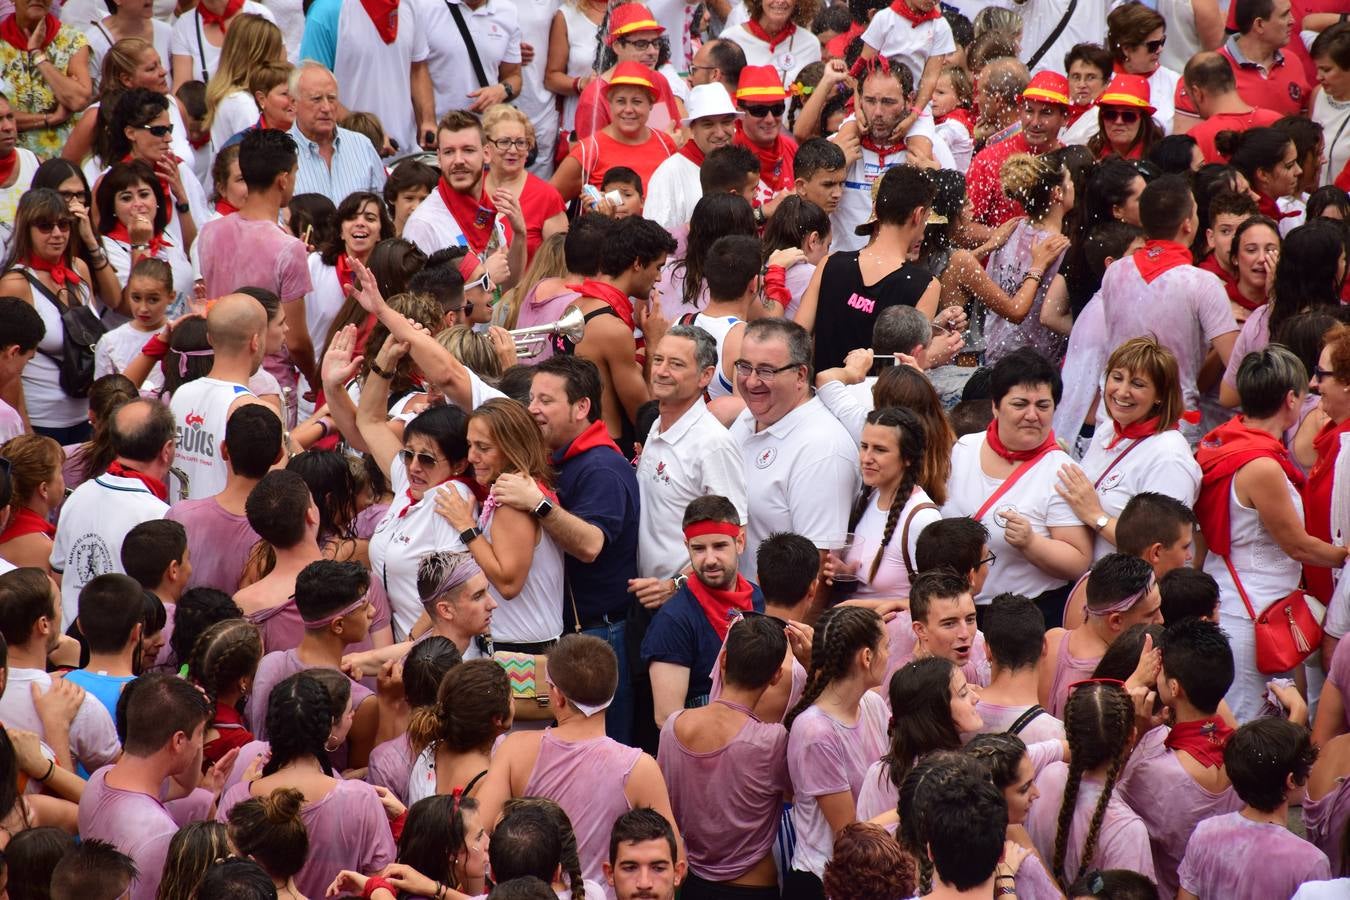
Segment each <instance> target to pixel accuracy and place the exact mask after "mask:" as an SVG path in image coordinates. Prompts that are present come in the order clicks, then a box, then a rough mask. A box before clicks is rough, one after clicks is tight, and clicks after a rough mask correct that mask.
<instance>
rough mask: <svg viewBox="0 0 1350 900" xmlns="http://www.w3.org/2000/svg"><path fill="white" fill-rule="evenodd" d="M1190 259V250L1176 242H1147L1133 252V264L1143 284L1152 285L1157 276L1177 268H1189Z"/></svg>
mask: <svg viewBox="0 0 1350 900" xmlns="http://www.w3.org/2000/svg"><path fill="white" fill-rule="evenodd" d="M1192 258H1193V257H1192V256H1191V250H1190V248H1189V247H1184V246H1182V245H1181V244H1178V243H1177V242H1176V241H1149V242H1148V243H1146V244H1144V246H1143V247H1142V248H1141V249H1139V250H1136V251H1134V264H1135V265H1136V266H1138V268H1139V274H1140V275H1142V276H1144V284H1152V283H1153V281H1154V280H1155V279H1156V278H1157V277H1158V276H1159V275H1161V274H1163V273H1164V272H1168V271H1171V270H1172V269H1175V268H1176V267H1177V266H1189V265H1190V264H1191V260H1192Z"/></svg>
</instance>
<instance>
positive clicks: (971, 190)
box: [966, 131, 1062, 228]
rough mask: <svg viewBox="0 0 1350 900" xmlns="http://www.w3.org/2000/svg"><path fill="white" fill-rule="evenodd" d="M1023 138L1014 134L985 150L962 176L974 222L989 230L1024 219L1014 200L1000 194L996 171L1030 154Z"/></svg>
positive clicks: (1020, 205)
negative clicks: (1017, 156)
mask: <svg viewBox="0 0 1350 900" xmlns="http://www.w3.org/2000/svg"><path fill="white" fill-rule="evenodd" d="M1060 146H1062V145H1061V144H1060V143H1059V142H1058V141H1056V142H1055V143H1054V145H1053V146H1050V147H1047V148H1046V151H1045V152H1048V151H1050V150H1054V149H1057V148H1058V147H1060ZM1032 152H1033V151H1032V149H1031V145H1029V144H1028V143H1027V138H1026V135H1024V134H1023V133H1022V132H1020V131H1019V132H1018V133H1017V134H1015V135H1013V136H1012V137H1010V138H1008V139H1007V140H1005V141H1000V142H999V143H997V144H991V145H990V146H988V147H985V148H984V149H983V150H981V151H980V152H979V153H977V154H975V158H974V159H973V160H971V163H970V169H969V171H967V172H966V194H967V195H968V196H969V197H970V205H971V210H972V214H973V215H974V217H975V219H976V221H979V222H983V223H984V224H985V225H988V226H989V227H990V228H997V227H998V226H999V225H1002V224H1003V223H1004V222H1006V221H1008V220H1009V219H1013V218H1016V217H1017V216H1025V215H1026V211H1025V210H1023V209H1022V204H1020V203H1018V202H1017V201H1016V200H1010V199H1008V195H1007V194H1005V193H1003V182H1002V181H1001V180H1000V179H999V170H1000V169H1002V168H1003V163H1004V161H1005V160H1007V159H1008V157H1010V156H1012V155H1013V154H1014V153H1032Z"/></svg>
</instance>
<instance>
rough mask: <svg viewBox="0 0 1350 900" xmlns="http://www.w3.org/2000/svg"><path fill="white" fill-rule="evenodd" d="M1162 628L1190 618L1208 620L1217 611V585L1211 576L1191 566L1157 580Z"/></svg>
mask: <svg viewBox="0 0 1350 900" xmlns="http://www.w3.org/2000/svg"><path fill="white" fill-rule="evenodd" d="M1158 591H1159V593H1161V594H1162V617H1163V624H1165V625H1168V626H1171V625H1172V624H1174V623H1176V622H1180V621H1181V620H1182V619H1187V618H1190V617H1192V616H1194V617H1196V618H1208V617H1210V616H1212V615H1214V611H1215V610H1217V609H1218V608H1219V583H1218V582H1217V581H1215V580H1214V576H1213V575H1210V574H1209V573H1208V572H1202V571H1200V570H1199V569H1192V568H1191V567H1190V566H1182V567H1181V568H1179V569H1173V570H1172V571H1170V572H1168V573H1167V574H1166V575H1164V576H1163V577H1162V578H1159V579H1158Z"/></svg>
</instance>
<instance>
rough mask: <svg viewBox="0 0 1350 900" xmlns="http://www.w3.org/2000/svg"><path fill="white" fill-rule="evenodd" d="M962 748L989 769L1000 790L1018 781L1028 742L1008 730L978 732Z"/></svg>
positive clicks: (995, 785) (990, 775) (995, 784)
mask: <svg viewBox="0 0 1350 900" xmlns="http://www.w3.org/2000/svg"><path fill="white" fill-rule="evenodd" d="M961 749H962V750H963V751H964V752H965V753H967V754H969V755H970V756H972V757H974V758H975V759H976V760H977V761H978V762H979V763H980V764H981V765H983V766H984V767H985V768H986V769H988V770H989V777H990V778H992V779H993V780H994V787H996V788H998V789H999V790H1000V791H1005V790H1007V789H1008V788H1010V787H1012V786H1013V784H1014V783H1015V782H1016V781H1017V770H1018V768H1019V767H1020V766H1021V765H1022V759H1023V758H1024V757H1025V756H1026V755H1027V745H1026V742H1024V741H1023V740H1022V739H1021V738H1020V737H1018V736H1017V735H1015V734H1009V733H1008V732H1006V731H996V732H992V733H986V734H977V735H975V736H974V737H972V738H971V739H970V740H969V741H967V742H966V745H965V746H964V747H962V748H961Z"/></svg>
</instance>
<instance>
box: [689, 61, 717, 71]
mask: <svg viewBox="0 0 1350 900" xmlns="http://www.w3.org/2000/svg"><path fill="white" fill-rule="evenodd" d="M689 71H690V72H716V71H717V66H699V65H695V64H694V63H690V64H689Z"/></svg>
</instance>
